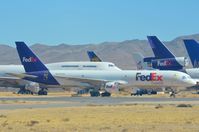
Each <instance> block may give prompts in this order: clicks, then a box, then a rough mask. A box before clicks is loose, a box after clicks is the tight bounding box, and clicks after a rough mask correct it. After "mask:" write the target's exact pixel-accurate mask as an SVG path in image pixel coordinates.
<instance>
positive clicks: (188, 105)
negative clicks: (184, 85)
mask: <svg viewBox="0 0 199 132" xmlns="http://www.w3.org/2000/svg"><path fill="white" fill-rule="evenodd" d="M177 107H192V105H190V104H179V105H177Z"/></svg>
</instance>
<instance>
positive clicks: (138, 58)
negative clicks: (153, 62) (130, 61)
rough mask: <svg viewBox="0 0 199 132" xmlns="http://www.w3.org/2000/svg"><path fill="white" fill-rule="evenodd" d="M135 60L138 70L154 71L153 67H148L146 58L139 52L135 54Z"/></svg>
mask: <svg viewBox="0 0 199 132" xmlns="http://www.w3.org/2000/svg"><path fill="white" fill-rule="evenodd" d="M133 58H134V61H135V62H136V66H137V70H146V69H147V70H149V69H152V68H151V67H149V66H148V64H147V63H146V62H144V56H143V55H142V54H141V53H139V52H136V53H133Z"/></svg>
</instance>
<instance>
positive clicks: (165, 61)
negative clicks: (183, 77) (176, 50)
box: [144, 36, 189, 71]
mask: <svg viewBox="0 0 199 132" xmlns="http://www.w3.org/2000/svg"><path fill="white" fill-rule="evenodd" d="M147 38H148V41H149V44H150V46H151V48H152V50H153V53H154V55H155V57H147V58H144V62H147V63H150V64H151V67H152V68H154V69H160V70H179V71H180V70H183V68H184V67H186V66H188V64H189V61H188V59H187V58H186V57H176V56H175V55H174V54H173V53H172V52H171V51H170V50H169V49H168V48H167V47H166V46H165V45H164V44H163V43H162V42H161V41H160V40H159V39H158V38H157V37H156V36H147Z"/></svg>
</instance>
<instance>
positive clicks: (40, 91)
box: [38, 88, 48, 95]
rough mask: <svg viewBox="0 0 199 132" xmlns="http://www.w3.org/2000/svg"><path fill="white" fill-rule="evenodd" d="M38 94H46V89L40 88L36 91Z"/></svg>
mask: <svg viewBox="0 0 199 132" xmlns="http://www.w3.org/2000/svg"><path fill="white" fill-rule="evenodd" d="M38 95H48V92H47V89H45V88H42V89H40V90H39V91H38Z"/></svg>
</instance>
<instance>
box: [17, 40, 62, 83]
mask: <svg viewBox="0 0 199 132" xmlns="http://www.w3.org/2000/svg"><path fill="white" fill-rule="evenodd" d="M15 43H16V46H17V51H18V54H19V57H20V60H21V63H22V65H23V66H24V69H25V71H26V73H25V74H18V75H17V74H15V76H18V77H21V78H23V79H25V80H29V81H33V82H37V83H44V84H48V85H59V83H58V82H57V80H56V79H55V78H54V77H53V76H52V74H51V73H50V71H49V70H48V68H47V67H46V66H45V65H44V64H43V63H42V62H41V61H40V59H39V58H38V57H37V56H36V55H35V54H34V53H33V52H32V50H31V49H29V47H28V46H27V45H26V44H25V43H24V42H15Z"/></svg>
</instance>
